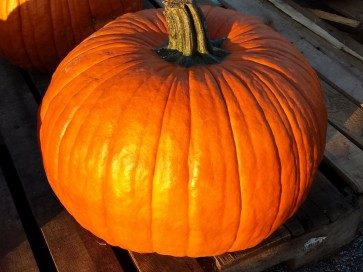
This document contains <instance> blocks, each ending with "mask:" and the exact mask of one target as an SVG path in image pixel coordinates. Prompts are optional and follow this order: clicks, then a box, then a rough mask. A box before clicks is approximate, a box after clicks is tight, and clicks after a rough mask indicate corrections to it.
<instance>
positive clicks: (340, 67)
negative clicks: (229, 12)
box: [221, 0, 363, 105]
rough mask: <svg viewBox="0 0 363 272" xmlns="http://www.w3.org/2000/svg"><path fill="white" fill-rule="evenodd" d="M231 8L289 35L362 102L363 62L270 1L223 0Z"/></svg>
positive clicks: (326, 73)
mask: <svg viewBox="0 0 363 272" xmlns="http://www.w3.org/2000/svg"><path fill="white" fill-rule="evenodd" d="M221 3H222V4H223V5H225V6H226V7H228V8H232V9H235V10H239V11H241V12H243V13H245V14H247V15H250V16H254V17H257V18H259V19H260V20H262V21H263V22H265V23H266V24H268V25H270V26H271V27H273V28H274V29H275V30H276V31H278V32H280V33H281V34H282V35H284V36H285V37H286V38H288V39H289V40H290V41H291V42H292V43H293V44H294V45H295V46H296V47H297V48H298V49H299V50H300V52H302V53H303V54H304V56H305V57H306V58H307V59H308V61H309V62H310V64H311V65H312V66H313V67H314V68H315V69H316V70H317V71H318V72H319V73H320V74H321V75H322V76H324V77H325V78H326V79H327V80H328V81H330V82H332V83H333V84H334V85H335V86H338V87H339V88H340V89H341V90H342V91H343V92H344V94H345V95H346V96H347V97H349V98H350V99H352V101H354V102H355V103H357V104H358V105H362V104H363V64H362V62H361V61H359V60H357V59H355V58H354V57H351V56H349V55H347V54H346V53H344V52H342V51H341V50H339V49H337V48H334V47H333V46H332V45H331V44H330V43H328V42H327V41H325V40H324V39H322V38H321V37H319V36H317V35H316V34H314V33H313V32H311V31H310V30H309V29H307V28H306V27H304V26H302V25H300V24H299V23H297V22H296V21H294V20H293V19H291V18H290V17H289V16H288V15H286V14H284V13H283V12H282V11H280V10H278V9H277V8H276V7H275V6H273V5H272V4H271V3H269V2H268V1H252V0H247V1H239V0H221Z"/></svg>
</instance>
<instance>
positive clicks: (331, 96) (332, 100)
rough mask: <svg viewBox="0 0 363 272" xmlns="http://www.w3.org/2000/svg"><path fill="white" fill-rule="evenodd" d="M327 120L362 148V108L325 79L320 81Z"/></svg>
mask: <svg viewBox="0 0 363 272" xmlns="http://www.w3.org/2000/svg"><path fill="white" fill-rule="evenodd" d="M321 83H322V87H323V90H324V98H325V104H326V106H327V110H328V118H329V122H330V123H331V124H332V125H333V126H334V127H335V128H337V129H338V130H339V131H340V132H341V133H342V134H343V135H344V136H345V137H347V138H348V139H350V140H351V141H352V142H354V143H355V144H356V145H357V146H358V147H359V148H360V149H363V110H362V108H360V107H358V106H357V105H355V104H353V103H352V102H351V101H350V100H349V99H347V98H346V97H345V96H343V95H341V93H339V92H338V91H337V90H335V89H334V88H333V87H332V86H330V85H329V84H328V83H326V82H325V81H323V80H322V81H321Z"/></svg>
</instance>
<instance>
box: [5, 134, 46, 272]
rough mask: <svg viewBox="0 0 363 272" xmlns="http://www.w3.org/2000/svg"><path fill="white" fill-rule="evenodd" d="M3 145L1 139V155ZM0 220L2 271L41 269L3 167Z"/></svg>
mask: <svg viewBox="0 0 363 272" xmlns="http://www.w3.org/2000/svg"><path fill="white" fill-rule="evenodd" d="M2 145H3V143H2V142H1V139H0V156H1V155H2V154H1V153H2V152H1V150H2ZM0 221H1V224H0V271H1V272H16V271H39V268H38V266H37V263H36V260H35V258H34V255H33V252H32V250H31V247H30V244H29V241H28V239H27V236H26V234H25V232H24V229H23V226H22V223H21V220H20V218H19V215H18V213H17V211H16V206H15V204H14V202H13V199H12V197H11V193H10V191H9V188H8V186H7V183H6V181H5V178H4V177H3V175H2V171H1V169H0Z"/></svg>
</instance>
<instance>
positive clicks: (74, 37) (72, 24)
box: [66, 1, 88, 42]
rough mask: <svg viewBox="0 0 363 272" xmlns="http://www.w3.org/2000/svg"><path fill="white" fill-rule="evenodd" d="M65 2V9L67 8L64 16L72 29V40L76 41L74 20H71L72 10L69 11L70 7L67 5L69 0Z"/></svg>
mask: <svg viewBox="0 0 363 272" xmlns="http://www.w3.org/2000/svg"><path fill="white" fill-rule="evenodd" d="M66 2H67V5H66V6H67V10H68V16H66V18H68V19H69V24H70V26H71V27H70V28H71V29H72V32H71V33H72V37H73V40H74V41H75V42H76V41H77V38H76V37H77V35H76V33H75V32H74V21H73V15H72V12H71V7H70V5H69V2H68V1H66ZM87 3H88V1H87Z"/></svg>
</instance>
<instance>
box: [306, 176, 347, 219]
mask: <svg viewBox="0 0 363 272" xmlns="http://www.w3.org/2000/svg"><path fill="white" fill-rule="evenodd" d="M316 179H319V182H316V184H315V186H313V187H312V188H311V190H310V193H309V199H310V201H311V202H313V203H314V204H315V205H316V206H317V207H318V208H319V209H320V210H321V211H322V212H323V213H324V214H325V215H326V216H327V217H328V218H329V220H330V222H334V221H336V220H337V219H338V218H339V217H341V216H344V214H347V213H349V212H350V211H351V210H352V206H351V205H350V203H348V202H346V201H344V199H345V197H344V196H343V195H342V194H341V193H340V192H339V191H338V189H337V188H336V187H335V186H334V185H333V184H332V183H331V182H330V181H329V180H328V179H327V178H326V177H325V176H324V175H323V174H322V173H321V172H320V171H318V173H317V176H316ZM325 191H329V193H328V194H326V193H325Z"/></svg>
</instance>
